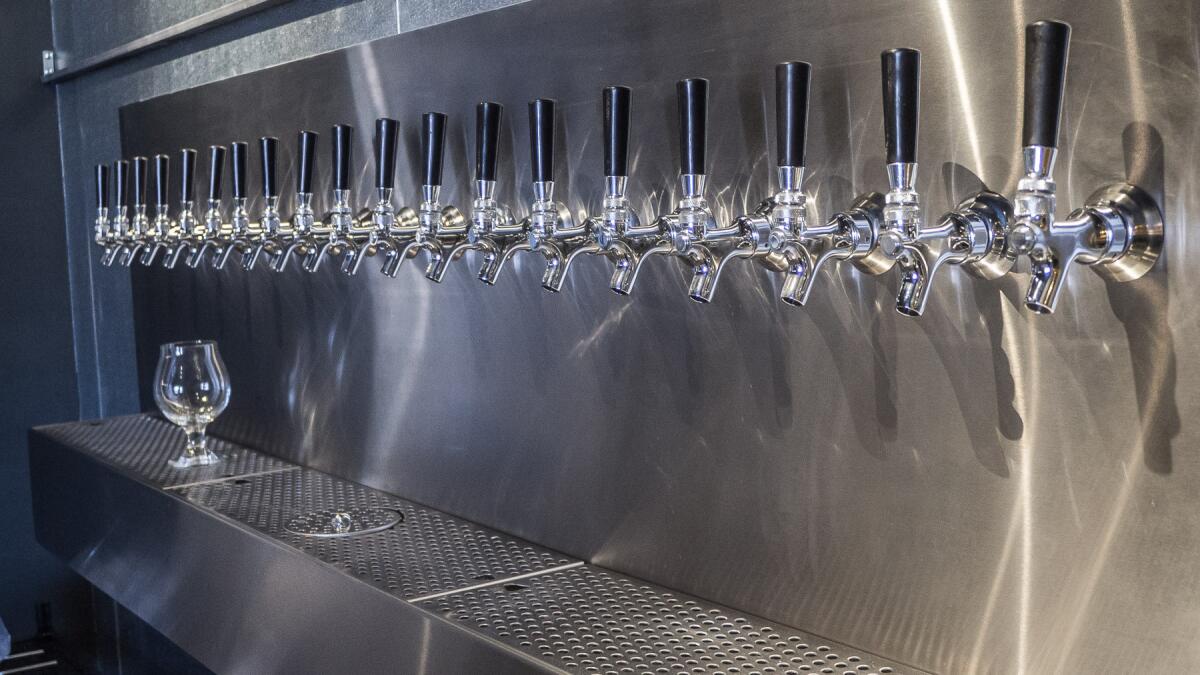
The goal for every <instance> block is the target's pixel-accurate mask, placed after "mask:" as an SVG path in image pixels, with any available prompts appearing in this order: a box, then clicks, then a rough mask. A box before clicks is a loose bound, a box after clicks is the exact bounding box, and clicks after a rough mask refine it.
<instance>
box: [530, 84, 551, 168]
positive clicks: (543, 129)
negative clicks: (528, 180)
mask: <svg viewBox="0 0 1200 675" xmlns="http://www.w3.org/2000/svg"><path fill="white" fill-rule="evenodd" d="M529 164H530V168H531V170H532V173H533V181H534V182H535V183H538V182H542V181H551V180H554V101H553V100H552V99H548V98H539V99H536V100H533V101H530V102H529Z"/></svg>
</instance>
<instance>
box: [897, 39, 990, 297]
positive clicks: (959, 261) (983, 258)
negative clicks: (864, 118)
mask: <svg viewBox="0 0 1200 675" xmlns="http://www.w3.org/2000/svg"><path fill="white" fill-rule="evenodd" d="M881 66H882V74H883V104H884V106H883V107H884V116H883V119H884V137H885V141H886V142H885V146H886V148H885V149H886V154H887V172H888V184H889V188H890V190H889V192H888V193H887V195H886V196H885V197H884V205H883V229H882V230H881V231H880V233H879V249H880V250H881V251H882V253H883V254H884V255H885V256H887V257H888V258H889V259H891V260H892V261H893V262H894V263H895V265H896V269H897V270H898V271H899V273H900V288H899V291H898V293H897V296H896V310H897V311H898V312H900V313H901V314H904V315H906V316H921V314H922V313H924V311H925V305H926V302H927V300H928V299H929V288H930V285H931V283H932V281H933V278H934V276H935V275H936V274H937V272H938V270H940V269H942V267H943V266H945V265H947V264H951V265H962V266H963V267H964V269H966V270H967V271H968V272H970V273H972V274H974V275H975V276H978V277H981V278H984V279H994V278H996V277H999V276H1001V275H1003V274H1005V273H1007V272H1008V271H1009V270H1010V269H1011V268H1012V262H1013V259H1012V256H1011V255H1009V254H1008V253H1007V252H1006V237H1007V233H1008V228H1009V224H1010V221H1011V219H1012V206H1011V205H1010V204H1009V202H1008V200H1007V199H1005V198H1004V197H1003V196H1001V195H999V194H996V193H995V192H991V191H988V190H982V191H980V192H978V193H976V194H974V195H972V196H970V197H968V198H967V199H964V200H963V201H962V202H961V203H959V205H958V206H957V207H956V209H955V210H954V211H952V212H950V213H948V214H946V215H944V216H943V217H942V218H941V219H940V220H939V221H938V222H937V223H936V224H934V225H930V224H928V223H926V222H925V219H924V217H923V216H922V213H921V204H920V195H919V194H918V193H917V190H916V188H915V182H916V176H917V134H918V121H919V115H920V95H921V91H920V86H921V85H920V83H921V54H920V52H918V51H917V50H915V49H889V50H887V51H885V52H883V54H882V56H881Z"/></svg>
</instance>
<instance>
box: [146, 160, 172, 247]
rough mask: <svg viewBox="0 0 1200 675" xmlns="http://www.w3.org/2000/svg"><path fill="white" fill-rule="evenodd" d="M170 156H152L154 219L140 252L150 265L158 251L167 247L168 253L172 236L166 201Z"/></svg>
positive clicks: (168, 206) (168, 208) (168, 207)
mask: <svg viewBox="0 0 1200 675" xmlns="http://www.w3.org/2000/svg"><path fill="white" fill-rule="evenodd" d="M170 170H171V158H170V157H167V156H166V155H155V156H154V220H153V221H151V222H150V229H149V230H148V231H147V233H146V244H145V246H144V247H143V249H144V250H143V252H142V264H143V265H147V266H148V265H151V264H153V263H154V258H155V257H156V256H157V255H158V252H159V251H162V250H164V249H167V255H169V253H170V250H169V248H170V246H169V242H170V240H171V238H172V237H173V236H174V232H173V231H172V230H173V229H174V223H173V222H172V221H171V215H170V208H171V207H170V204H169V203H168V201H167V180H168V179H169V178H170Z"/></svg>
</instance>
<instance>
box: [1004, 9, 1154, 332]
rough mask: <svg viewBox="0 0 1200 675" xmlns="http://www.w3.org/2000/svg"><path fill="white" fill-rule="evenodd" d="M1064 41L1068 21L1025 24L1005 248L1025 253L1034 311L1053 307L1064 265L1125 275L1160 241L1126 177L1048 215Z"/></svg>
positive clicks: (1143, 197)
mask: <svg viewBox="0 0 1200 675" xmlns="http://www.w3.org/2000/svg"><path fill="white" fill-rule="evenodd" d="M1070 40H1071V27H1070V26H1068V25H1067V24H1065V23H1062V22H1059V21H1036V22H1034V23H1032V24H1030V25H1028V26H1026V28H1025V119H1024V129H1023V134H1024V138H1023V145H1024V153H1023V155H1024V157H1023V159H1024V165H1025V175H1024V177H1022V178H1021V180H1020V181H1018V182H1017V193H1016V196H1015V199H1014V209H1013V212H1014V217H1015V221H1014V225H1013V228H1012V233H1011V235H1010V240H1011V244H1010V248H1011V250H1012V252H1013V253H1014V254H1016V255H1027V256H1029V261H1030V280H1029V288H1028V290H1027V291H1026V293H1025V306H1026V307H1028V308H1029V309H1030V310H1032V311H1034V312H1036V313H1038V314H1049V313H1052V312H1053V311H1054V309H1055V307H1056V306H1057V304H1058V298H1059V296H1060V295H1061V294H1062V289H1063V284H1064V281H1065V277H1066V273H1067V270H1068V269H1070V267H1071V263H1073V262H1079V263H1082V264H1084V265H1091V266H1092V269H1094V270H1096V272H1097V273H1099V274H1100V275H1101V276H1103V277H1105V278H1108V279H1111V280H1113V281H1131V280H1133V279H1137V278H1139V277H1141V276H1143V275H1144V274H1146V273H1147V272H1149V271H1150V269H1151V268H1152V267H1154V263H1155V262H1156V261H1157V260H1158V256H1159V254H1160V253H1161V251H1162V247H1163V238H1164V231H1163V219H1162V211H1161V210H1160V209H1159V206H1158V203H1157V202H1156V201H1155V199H1154V198H1153V197H1152V196H1151V195H1150V194H1149V193H1147V192H1146V191H1145V190H1143V189H1141V188H1139V187H1137V186H1136V185H1132V184H1129V183H1118V184H1114V185H1108V186H1105V187H1103V188H1100V189H1099V190H1097V191H1096V192H1094V193H1092V195H1091V196H1090V197H1088V199H1087V201H1086V202H1085V203H1084V205H1083V207H1082V208H1079V209H1076V210H1074V211H1072V212H1071V213H1070V214H1069V215H1068V216H1067V218H1066V219H1064V220H1056V219H1055V215H1054V214H1055V201H1056V199H1055V185H1054V179H1053V178H1052V175H1053V171H1054V160H1055V156H1056V155H1057V152H1058V151H1057V145H1058V132H1059V121H1060V119H1061V114H1062V101H1063V90H1064V85H1065V84H1066V69H1067V52H1068V49H1069V47H1070Z"/></svg>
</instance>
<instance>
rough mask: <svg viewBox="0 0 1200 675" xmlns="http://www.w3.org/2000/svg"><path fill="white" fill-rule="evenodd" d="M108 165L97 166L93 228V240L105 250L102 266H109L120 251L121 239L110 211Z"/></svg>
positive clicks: (101, 259) (101, 257) (102, 256)
mask: <svg viewBox="0 0 1200 675" xmlns="http://www.w3.org/2000/svg"><path fill="white" fill-rule="evenodd" d="M108 192H109V184H108V165H107V164H97V165H96V220H95V224H94V226H93V234H92V236H93V238H94V239H95V241H96V245H97V246H100V247H101V248H103V249H104V253H102V254H101V256H100V262H101V264H103V265H105V266H108V265H110V264H111V263H112V260H113V257H115V256H116V254H117V252H118V251H120V250H121V249H120V243H119V242H120V237H119V236H118V234H117V230H116V228H115V227H113V218H112V216H111V215H110V211H109V201H108Z"/></svg>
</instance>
